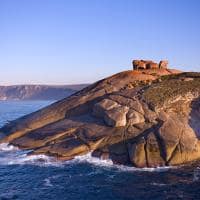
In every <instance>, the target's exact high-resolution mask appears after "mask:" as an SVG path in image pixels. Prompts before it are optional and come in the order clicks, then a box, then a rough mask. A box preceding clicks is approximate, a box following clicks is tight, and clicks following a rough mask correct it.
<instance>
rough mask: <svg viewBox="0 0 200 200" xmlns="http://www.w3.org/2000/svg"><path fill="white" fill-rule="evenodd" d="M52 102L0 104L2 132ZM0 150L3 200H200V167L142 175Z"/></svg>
mask: <svg viewBox="0 0 200 200" xmlns="http://www.w3.org/2000/svg"><path fill="white" fill-rule="evenodd" d="M50 103H52V102H51V101H0V126H3V125H4V124H5V123H7V122H8V121H10V120H14V119H16V118H18V117H20V116H23V115H25V114H28V113H31V112H33V111H36V110H38V109H40V108H42V107H44V106H46V105H49V104H50ZM27 153H28V152H27V151H22V150H19V149H17V148H16V147H13V146H9V145H8V144H1V145H0V200H11V199H20V200H45V199H48V200H76V199H77V200H151V199H152V200H165V199H170V200H171V199H185V200H190V199H192V200H193V199H197V200H198V199H200V162H196V163H193V164H190V165H185V166H180V167H163V168H156V169H153V168H150V169H147V168H145V169H137V168H134V167H125V166H120V165H114V164H113V163H112V161H110V160H107V161H103V160H99V159H97V158H92V157H91V154H87V155H85V156H78V157H76V158H75V159H74V160H71V161H67V162H61V161H60V162H57V161H55V160H54V159H53V158H51V157H47V156H43V155H37V156H28V155H27Z"/></svg>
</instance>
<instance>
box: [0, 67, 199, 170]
mask: <svg viewBox="0 0 200 200" xmlns="http://www.w3.org/2000/svg"><path fill="white" fill-rule="evenodd" d="M163 75H164V76H163ZM184 80H189V81H184ZM149 82H151V84H149ZM199 108H200V74H199V73H181V72H179V71H177V70H172V69H167V70H166V69H164V68H162V69H157V68H156V69H148V70H131V71H125V72H121V73H118V74H115V75H113V76H111V77H108V78H106V79H103V80H101V81H99V82H97V83H94V84H92V85H90V86H89V87H87V88H85V89H83V90H82V91H80V92H78V93H76V94H74V95H72V96H70V97H68V98H65V99H63V100H61V101H58V102H56V103H53V104H52V105H50V106H48V107H46V108H43V109H41V110H39V111H37V112H34V113H32V114H29V115H27V116H24V117H22V118H19V119H17V120H15V121H13V122H10V123H9V124H7V125H5V126H4V127H2V128H1V129H0V138H2V139H1V140H0V142H1V143H4V142H7V143H10V144H12V145H15V146H18V147H19V148H21V149H27V150H31V152H30V154H32V155H33V154H45V155H49V156H54V157H56V158H57V159H61V160H69V159H73V158H74V157H75V156H77V155H84V154H86V153H88V152H92V155H93V156H96V157H99V158H101V159H111V160H112V161H113V163H117V164H124V165H132V166H135V167H157V166H168V165H179V164H183V163H188V162H191V161H195V160H198V159H200V109H199Z"/></svg>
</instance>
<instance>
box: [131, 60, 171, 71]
mask: <svg viewBox="0 0 200 200" xmlns="http://www.w3.org/2000/svg"><path fill="white" fill-rule="evenodd" d="M132 64H133V69H134V70H141V69H167V68H168V61H167V60H161V61H160V62H159V64H158V63H156V62H153V61H152V60H133V62H132Z"/></svg>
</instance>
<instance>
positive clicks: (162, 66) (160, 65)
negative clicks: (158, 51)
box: [159, 60, 169, 69]
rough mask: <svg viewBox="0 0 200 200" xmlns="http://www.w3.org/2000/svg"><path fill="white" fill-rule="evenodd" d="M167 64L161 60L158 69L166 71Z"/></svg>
mask: <svg viewBox="0 0 200 200" xmlns="http://www.w3.org/2000/svg"><path fill="white" fill-rule="evenodd" d="M168 64H169V62H168V61H167V60H161V61H160V62H159V68H160V69H167V68H168Z"/></svg>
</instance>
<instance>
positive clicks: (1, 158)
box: [0, 143, 172, 172]
mask: <svg viewBox="0 0 200 200" xmlns="http://www.w3.org/2000/svg"><path fill="white" fill-rule="evenodd" d="M29 152H30V151H22V150H19V149H18V148H16V147H14V146H12V145H9V144H7V143H4V144H0V165H25V164H29V165H39V166H56V167H63V166H64V165H66V164H76V163H85V162H87V163H90V164H93V165H95V166H100V167H106V168H114V169H118V170H120V171H148V172H155V171H158V172H163V171H167V170H169V169H171V168H172V167H157V168H136V167H132V166H124V165H117V164H113V162H112V160H110V159H108V160H103V159H100V158H96V157H92V155H91V154H92V152H90V153H88V154H85V155H82V156H76V157H75V158H74V159H73V160H70V161H59V160H57V159H55V158H53V157H49V156H46V155H28V153H29Z"/></svg>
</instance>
